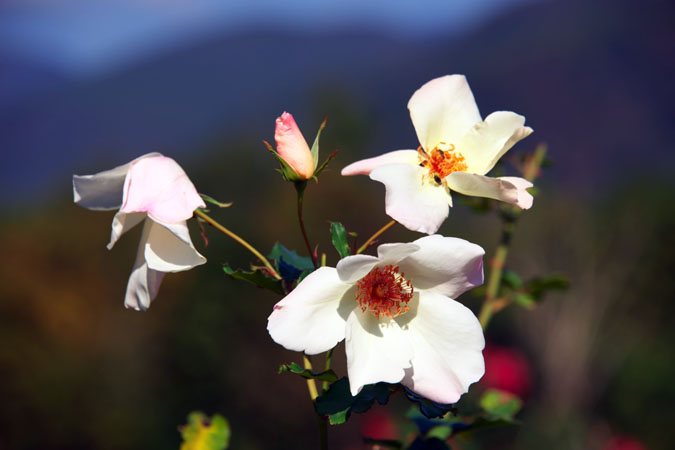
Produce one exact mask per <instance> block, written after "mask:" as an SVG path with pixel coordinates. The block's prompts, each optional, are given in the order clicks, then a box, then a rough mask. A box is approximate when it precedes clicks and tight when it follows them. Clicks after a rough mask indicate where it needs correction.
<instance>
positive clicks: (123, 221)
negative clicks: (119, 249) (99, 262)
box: [107, 211, 147, 250]
mask: <svg viewBox="0 0 675 450" xmlns="http://www.w3.org/2000/svg"><path fill="white" fill-rule="evenodd" d="M146 217H147V215H146V214H145V213H131V214H127V213H123V212H121V211H117V213H116V214H115V217H113V223H112V232H111V233H110V242H109V243H108V245H107V248H108V250H110V249H112V248H113V246H114V245H115V243H116V242H117V240H118V239H119V238H120V237H121V236H122V235H123V234H124V233H126V232H127V231H129V230H131V229H132V228H133V227H135V226H136V225H138V224H139V223H141V222H142V221H143V220H144V219H145V218H146Z"/></svg>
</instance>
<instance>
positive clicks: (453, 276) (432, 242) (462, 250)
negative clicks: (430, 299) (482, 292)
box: [399, 234, 485, 298]
mask: <svg viewBox="0 0 675 450" xmlns="http://www.w3.org/2000/svg"><path fill="white" fill-rule="evenodd" d="M413 244H415V245H417V246H418V248H419V250H418V251H416V252H415V253H413V254H411V255H410V256H408V257H407V258H405V259H404V260H402V261H401V262H400V263H399V267H400V268H401V271H402V272H404V273H405V276H406V278H407V279H410V280H412V284H413V287H414V288H415V289H423V290H433V291H434V292H437V293H439V294H443V295H445V296H447V297H450V298H457V297H459V296H460V295H461V294H462V293H463V292H465V291H467V290H469V289H471V288H474V287H476V286H480V285H481V284H483V255H484V254H485V250H483V249H482V248H481V247H480V246H479V245H476V244H472V243H471V242H469V241H465V240H464V239H459V238H454V237H444V236H441V235H439V234H435V235H433V236H425V237H423V238H420V239H417V240H416V241H414V242H413Z"/></svg>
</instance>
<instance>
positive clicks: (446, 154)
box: [417, 142, 468, 184]
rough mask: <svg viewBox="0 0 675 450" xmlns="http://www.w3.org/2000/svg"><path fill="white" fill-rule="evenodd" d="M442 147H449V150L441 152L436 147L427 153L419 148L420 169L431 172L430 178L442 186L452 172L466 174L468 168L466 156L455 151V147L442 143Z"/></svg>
mask: <svg viewBox="0 0 675 450" xmlns="http://www.w3.org/2000/svg"><path fill="white" fill-rule="evenodd" d="M440 146H442V147H447V149H446V150H441V149H440V148H438V147H434V148H433V149H432V150H431V151H429V152H428V153H427V152H426V151H425V150H424V149H423V148H422V147H421V146H420V147H418V148H417V156H418V158H419V161H420V167H425V168H427V169H428V170H429V176H430V177H431V178H432V179H433V180H434V181H435V182H436V184H441V181H442V180H443V178H445V177H447V176H448V175H450V174H451V173H452V172H464V171H465V170H466V169H467V167H468V166H467V165H466V163H465V162H464V156H463V155H462V154H461V153H459V152H457V151H455V146H454V145H452V144H446V143H445V142H441V143H440Z"/></svg>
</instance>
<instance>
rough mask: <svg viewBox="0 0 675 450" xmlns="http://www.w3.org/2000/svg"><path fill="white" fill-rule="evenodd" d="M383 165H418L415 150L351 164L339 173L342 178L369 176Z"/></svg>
mask: <svg viewBox="0 0 675 450" xmlns="http://www.w3.org/2000/svg"><path fill="white" fill-rule="evenodd" d="M385 164H412V165H413V166H416V165H418V164H419V161H418V158H417V151H416V150H396V151H394V152H389V153H385V154H384V155H380V156H376V157H374V158H368V159H362V160H360V161H356V162H354V163H351V164H350V165H348V166H347V167H345V168H344V169H342V172H340V173H341V174H342V175H344V176H349V175H370V172H372V171H373V170H375V169H377V168H378V167H380V166H383V165H385Z"/></svg>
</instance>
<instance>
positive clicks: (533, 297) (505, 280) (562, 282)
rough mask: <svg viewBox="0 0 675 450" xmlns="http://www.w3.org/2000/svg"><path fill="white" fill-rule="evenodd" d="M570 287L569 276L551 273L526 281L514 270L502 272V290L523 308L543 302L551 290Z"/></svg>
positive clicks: (530, 307)
mask: <svg viewBox="0 0 675 450" xmlns="http://www.w3.org/2000/svg"><path fill="white" fill-rule="evenodd" d="M568 288H569V281H568V279H567V277H565V276H564V275H560V274H551V275H546V276H539V277H535V278H532V279H530V280H528V281H526V282H523V280H522V279H521V278H520V276H519V275H518V274H517V273H516V272H514V271H512V270H504V272H503V274H502V290H503V293H502V295H504V296H505V297H507V298H508V299H509V300H512V301H514V302H515V303H517V304H518V305H520V306H522V307H523V308H527V309H532V308H534V307H535V306H537V304H538V303H539V302H541V301H542V300H543V299H544V297H545V295H546V293H547V292H549V291H562V290H566V289H568Z"/></svg>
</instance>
